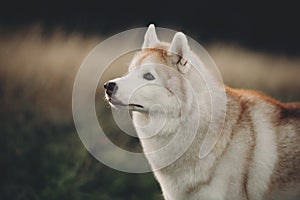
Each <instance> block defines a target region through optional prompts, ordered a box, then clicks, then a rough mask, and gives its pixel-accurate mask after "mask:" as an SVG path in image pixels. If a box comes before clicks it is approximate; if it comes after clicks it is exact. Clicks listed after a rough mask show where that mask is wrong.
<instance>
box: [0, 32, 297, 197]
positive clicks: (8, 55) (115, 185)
mask: <svg viewBox="0 0 300 200" xmlns="http://www.w3.org/2000/svg"><path fill="white" fill-rule="evenodd" d="M45 32H47V31H45V29H43V28H41V27H40V26H33V27H31V28H27V29H23V30H19V31H17V32H9V31H3V32H1V34H0V94H1V95H0V103H1V106H0V117H1V123H0V130H1V139H0V146H1V147H0V148H1V151H0V167H1V172H2V173H1V179H0V199H3V200H10V199H14V200H19V199H43V200H44V199H74V200H76V199H101V200H102V199H104V200H105V199H114V200H118V199H120V200H121V199H130V200H135V199H149V200H150V199H161V196H160V190H159V187H158V184H157V183H156V181H155V180H154V177H153V175H152V174H150V173H149V174H126V173H122V172H118V171H115V170H113V169H110V168H108V167H106V166H104V165H102V164H101V163H99V162H98V161H96V160H95V159H94V158H93V157H92V156H91V155H90V154H88V152H87V151H86V150H85V148H84V146H83V144H82V143H81V141H80V139H79V137H78V136H77V133H76V130H75V127H74V124H73V119H72V113H71V103H72V99H71V95H72V87H73V82H74V78H75V75H76V72H77V70H78V68H79V66H80V64H81V62H82V61H83V59H84V58H85V57H86V56H87V55H88V53H89V52H90V51H91V50H92V48H93V47H94V46H96V45H97V44H98V43H99V42H100V41H101V38H100V37H98V36H96V35H93V34H91V35H87V34H80V33H76V32H72V33H69V32H68V31H65V30H62V29H58V30H55V31H52V33H46V34H45ZM199 42H200V43H201V41H199ZM205 48H206V49H207V50H208V52H209V54H210V55H211V56H212V58H213V59H214V61H215V62H216V64H217V66H218V67H219V68H220V72H221V74H222V75H223V79H224V82H225V83H227V84H229V85H230V86H232V87H238V88H251V89H259V90H262V91H264V92H266V93H267V94H269V95H271V96H273V97H276V98H278V99H280V100H282V101H299V99H300V94H299V89H300V79H299V74H300V58H298V57H295V56H294V57H288V56H286V55H278V54H276V55H275V56H274V55H273V54H268V53H265V52H264V51H263V52H259V51H252V50H248V49H246V48H242V47H239V46H234V45H228V44H226V43H214V44H211V45H207V46H205ZM111 76H113V75H111ZM100 95H103V91H100V92H99V96H100ZM100 100H101V98H100ZM98 111H99V116H108V117H109V116H111V112H110V109H109V108H108V106H107V105H106V103H105V102H104V101H103V102H102V101H101V103H100V107H99V110H98ZM106 126H112V127H113V125H112V124H110V123H109V124H106ZM114 139H115V140H118V136H116V137H115V138H114ZM122 143H124V140H123V141H122ZM125 143H126V141H125Z"/></svg>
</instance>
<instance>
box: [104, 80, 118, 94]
mask: <svg viewBox="0 0 300 200" xmlns="http://www.w3.org/2000/svg"><path fill="white" fill-rule="evenodd" d="M104 88H105V89H106V94H107V95H108V96H109V97H111V95H112V94H113V93H115V92H116V91H117V89H118V86H117V84H116V83H115V82H107V83H104Z"/></svg>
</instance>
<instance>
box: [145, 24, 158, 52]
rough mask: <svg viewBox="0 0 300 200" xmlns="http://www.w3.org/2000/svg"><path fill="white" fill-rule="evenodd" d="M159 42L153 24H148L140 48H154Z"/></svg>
mask: <svg viewBox="0 0 300 200" xmlns="http://www.w3.org/2000/svg"><path fill="white" fill-rule="evenodd" d="M158 43H159V40H158V38H157V35H156V31H155V26H154V24H150V25H149V27H148V30H147V31H146V34H145V37H144V43H143V46H142V49H146V48H154V47H155V46H156V45H157V44H158Z"/></svg>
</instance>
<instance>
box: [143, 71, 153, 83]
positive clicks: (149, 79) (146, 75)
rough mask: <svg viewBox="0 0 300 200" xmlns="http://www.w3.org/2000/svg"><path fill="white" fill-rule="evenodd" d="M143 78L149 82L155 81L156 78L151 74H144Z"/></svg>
mask: <svg viewBox="0 0 300 200" xmlns="http://www.w3.org/2000/svg"><path fill="white" fill-rule="evenodd" d="M143 78H144V79H146V80H148V81H151V80H154V79H155V78H154V76H153V75H152V74H151V73H150V72H148V73H146V74H144V76H143Z"/></svg>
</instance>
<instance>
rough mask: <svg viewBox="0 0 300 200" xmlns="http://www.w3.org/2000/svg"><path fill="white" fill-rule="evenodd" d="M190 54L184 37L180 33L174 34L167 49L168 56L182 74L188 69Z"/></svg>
mask: <svg viewBox="0 0 300 200" xmlns="http://www.w3.org/2000/svg"><path fill="white" fill-rule="evenodd" d="M190 53H191V52H190V47H189V44H188V40H187V38H186V36H185V35H184V34H183V33H182V32H178V33H176V34H175V35H174V38H173V40H172V42H171V45H170V47H169V49H168V55H169V56H171V58H172V61H173V62H174V64H176V65H177V67H178V69H179V70H180V71H181V72H182V73H185V72H186V71H187V70H188V69H189V67H190V63H189V59H190Z"/></svg>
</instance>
